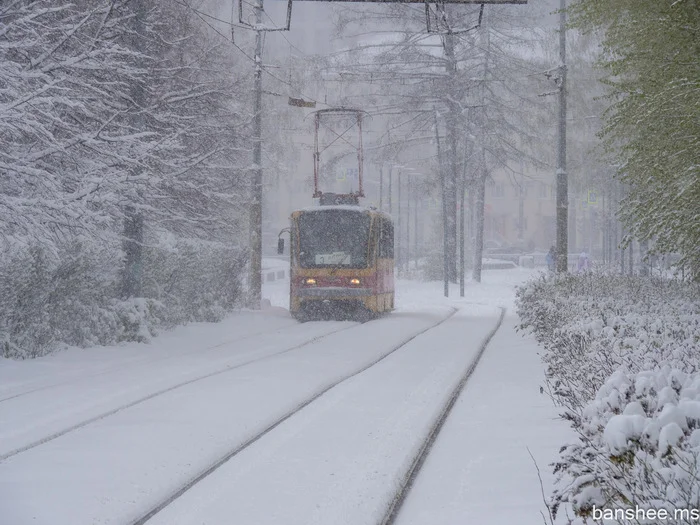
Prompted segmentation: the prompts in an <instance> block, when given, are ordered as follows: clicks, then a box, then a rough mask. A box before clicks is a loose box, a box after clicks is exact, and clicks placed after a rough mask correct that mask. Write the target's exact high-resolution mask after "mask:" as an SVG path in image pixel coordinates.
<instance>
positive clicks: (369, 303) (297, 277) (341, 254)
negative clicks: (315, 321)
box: [290, 205, 377, 320]
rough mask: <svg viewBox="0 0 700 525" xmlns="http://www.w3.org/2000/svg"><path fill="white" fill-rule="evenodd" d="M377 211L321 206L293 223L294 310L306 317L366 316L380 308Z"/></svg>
mask: <svg viewBox="0 0 700 525" xmlns="http://www.w3.org/2000/svg"><path fill="white" fill-rule="evenodd" d="M372 219H373V217H372V212H371V210H368V209H365V208H361V207H359V206H342V205H341V206H319V207H316V208H309V209H305V210H300V211H296V212H294V213H293V214H292V224H291V238H292V243H291V253H290V259H291V283H290V286H291V289H290V311H291V313H292V315H293V316H294V317H296V318H297V319H300V320H307V319H312V318H329V317H330V318H336V319H363V318H367V317H368V316H369V315H370V314H371V313H373V312H376V311H377V304H376V286H375V285H376V264H375V262H376V261H375V257H376V250H375V249H374V248H375V247H376V241H375V240H374V238H373V237H374V236H373V235H372V231H373V228H372V223H373V220H372Z"/></svg>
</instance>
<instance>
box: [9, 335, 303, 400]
mask: <svg viewBox="0 0 700 525" xmlns="http://www.w3.org/2000/svg"><path fill="white" fill-rule="evenodd" d="M294 326H297V325H290V326H289V327H286V328H281V329H278V330H276V331H275V332H276V333H280V332H283V331H285V330H286V329H289V328H293V327H294ZM267 333H268V331H266V330H261V331H259V332H255V333H252V334H248V335H245V336H243V337H235V338H233V339H228V340H226V341H222V342H219V343H216V344H215V345H211V346H207V347H205V348H197V349H196V350H189V351H186V352H178V353H176V354H169V355H164V356H160V357H152V358H145V359H139V360H136V361H132V362H130V363H126V364H119V365H115V366H110V367H106V368H103V369H101V370H98V371H95V372H91V373H88V374H85V375H80V376H77V377H72V378H70V379H66V380H64V381H57V382H54V383H50V384H47V385H42V386H39V387H36V388H32V389H31V390H23V391H22V392H17V393H15V394H11V395H9V396H7V397H2V398H0V403H4V402H5V401H11V400H13V399H17V398H19V397H23V396H27V395H29V394H34V393H35V392H41V391H44V390H49V389H51V388H57V387H60V386H65V385H72V384H76V383H80V382H81V381H85V380H86V379H92V378H95V377H100V376H103V375H106V374H111V373H113V372H119V371H122V370H128V369H130V368H138V367H140V366H142V365H148V364H152V363H159V362H165V361H170V360H172V359H177V358H178V357H185V356H189V355H193V354H202V353H204V352H209V351H210V350H216V349H217V348H221V347H222V346H227V345H230V344H235V343H240V342H242V341H247V340H248V339H253V338H254V337H259V336H261V335H265V334H267Z"/></svg>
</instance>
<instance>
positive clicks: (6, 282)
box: [0, 242, 242, 358]
mask: <svg viewBox="0 0 700 525" xmlns="http://www.w3.org/2000/svg"><path fill="white" fill-rule="evenodd" d="M180 244H181V246H180V245H178V248H177V249H176V250H171V251H163V250H155V249H147V250H146V254H147V255H146V257H145V264H144V267H143V280H144V290H143V294H142V295H143V297H139V298H131V299H121V298H120V297H119V282H120V281H119V277H120V276H119V273H120V271H121V257H122V255H121V251H120V250H119V246H118V243H111V244H110V243H106V244H105V245H103V246H101V247H96V246H94V245H92V244H91V245H83V244H80V243H73V244H70V245H66V246H61V247H59V248H58V250H57V251H55V252H53V251H52V252H50V251H48V250H46V249H43V248H41V247H38V246H21V245H16V244H13V245H9V246H7V245H6V246H5V247H4V249H3V250H0V297H2V300H1V301H0V355H2V356H4V357H13V358H27V357H37V356H41V355H44V354H47V353H49V352H51V351H52V350H54V349H56V348H57V347H58V346H60V345H61V344H64V345H72V346H92V345H106V344H114V343H118V342H122V341H142V342H147V341H148V340H150V338H151V337H152V336H154V335H156V332H157V329H158V328H159V327H168V326H173V325H176V324H182V323H186V322H189V321H218V320H220V319H221V318H222V317H223V315H224V314H225V313H226V312H229V311H231V310H232V309H233V308H235V307H236V306H238V304H239V301H240V299H241V298H240V282H241V274H240V271H241V267H242V263H241V260H242V252H241V251H240V250H237V249H234V248H230V247H224V246H221V245H217V244H215V243H201V242H200V243H197V244H194V243H189V244H187V243H184V242H183V243H180Z"/></svg>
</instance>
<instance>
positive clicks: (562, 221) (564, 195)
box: [557, 0, 569, 273]
mask: <svg viewBox="0 0 700 525" xmlns="http://www.w3.org/2000/svg"><path fill="white" fill-rule="evenodd" d="M565 9H566V0H559V59H560V61H561V65H560V66H559V73H560V77H559V81H560V82H561V84H560V85H559V144H558V148H557V272H559V273H565V272H566V271H567V270H568V268H567V266H568V251H569V246H568V245H569V239H568V227H569V225H568V218H569V217H568V214H569V195H568V193H569V187H568V180H567V174H566V13H565V11H564V10H565Z"/></svg>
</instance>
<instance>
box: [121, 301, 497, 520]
mask: <svg viewBox="0 0 700 525" xmlns="http://www.w3.org/2000/svg"><path fill="white" fill-rule="evenodd" d="M457 311H458V310H457V309H456V308H451V311H450V312H449V313H448V314H447V315H446V316H444V317H442V318H440V319H439V320H438V321H437V322H434V323H432V324H431V325H430V326H428V327H426V328H423V329H421V330H419V331H417V332H415V333H413V334H411V335H410V336H408V337H406V338H404V339H403V340H401V341H399V342H398V343H396V344H394V345H393V346H392V347H391V348H390V349H389V350H388V351H385V352H383V353H382V354H381V355H379V356H378V357H376V358H375V359H373V360H372V361H370V362H369V363H367V364H364V365H362V366H361V367H360V368H359V369H356V370H354V371H351V372H350V373H347V374H344V375H342V376H341V377H339V378H337V379H335V380H333V381H332V382H331V383H330V384H326V385H325V386H323V387H322V388H321V389H319V390H318V391H316V392H315V393H313V394H312V395H311V396H309V397H307V398H306V399H305V400H304V401H303V402H301V403H298V404H297V405H295V406H294V407H292V408H291V409H290V410H288V411H286V412H285V413H284V414H282V415H280V416H279V417H277V418H276V419H275V420H274V421H273V422H271V423H270V424H268V425H267V426H266V427H265V428H263V429H262V430H260V431H258V432H256V433H255V434H253V435H252V436H250V437H249V438H247V439H246V440H245V441H243V442H242V443H238V444H237V445H236V446H234V447H232V448H230V449H229V450H228V451H227V452H225V453H224V454H223V455H221V456H220V457H219V458H218V459H216V460H215V461H214V462H212V463H210V464H209V465H208V466H207V467H206V468H204V469H202V470H200V471H199V472H198V473H197V474H195V475H194V476H192V477H191V478H190V479H189V480H188V481H187V482H186V483H184V484H183V485H181V486H180V487H179V488H178V489H176V490H174V491H172V492H171V493H170V494H169V495H167V496H166V497H164V498H162V499H161V500H160V501H159V502H157V503H156V504H154V505H152V506H151V508H150V509H149V510H148V511H146V512H145V513H143V514H141V515H140V516H139V517H137V518H135V519H132V520H130V521H129V522H128V524H129V525H143V524H145V523H147V522H148V521H150V520H151V519H152V518H153V517H155V516H156V515H157V514H159V513H160V512H161V511H162V510H164V509H165V508H166V507H168V506H169V505H171V504H172V503H173V502H175V501H176V500H178V499H180V498H181V497H182V496H184V495H185V494H186V493H187V492H188V491H189V490H190V489H192V488H193V487H194V486H195V485H197V484H198V483H200V482H201V481H203V480H204V479H206V478H208V477H209V476H211V475H212V474H213V473H214V472H216V471H217V470H218V469H219V468H221V467H222V466H224V465H225V464H226V463H227V462H229V461H230V460H232V459H233V458H234V457H236V456H237V455H238V454H240V453H241V452H243V451H244V450H246V449H247V448H249V447H250V446H251V445H253V444H255V443H256V442H258V441H259V440H261V439H262V438H263V437H265V436H266V435H268V434H269V433H270V432H272V431H273V430H275V429H276V428H277V427H279V426H280V425H282V424H283V423H285V422H286V421H288V420H289V419H291V418H292V417H294V416H295V415H297V414H298V413H299V412H300V411H302V410H303V409H304V408H305V407H307V406H309V405H311V404H312V403H313V402H315V401H317V400H318V399H319V398H321V397H322V396H324V395H325V394H326V393H328V392H329V391H330V390H332V389H333V388H335V387H337V386H339V385H341V384H342V383H345V382H346V381H348V380H350V379H352V378H354V377H356V376H358V375H360V374H362V373H363V372H365V371H367V370H369V369H370V368H372V367H374V366H376V365H377V364H379V363H380V362H382V361H383V360H385V359H386V358H387V357H389V356H391V355H392V354H394V353H395V352H397V351H399V350H401V349H402V348H403V347H405V346H406V345H407V344H408V343H410V342H411V341H413V340H414V339H416V338H417V337H419V336H421V335H423V334H425V333H426V332H429V331H430V330H433V329H435V328H436V327H438V326H440V325H441V324H443V323H444V322H445V321H447V320H448V319H450V318H451V317H453V316H454V315H455V314H456V313H457ZM499 324H500V321H499ZM494 333H495V331H494Z"/></svg>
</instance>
